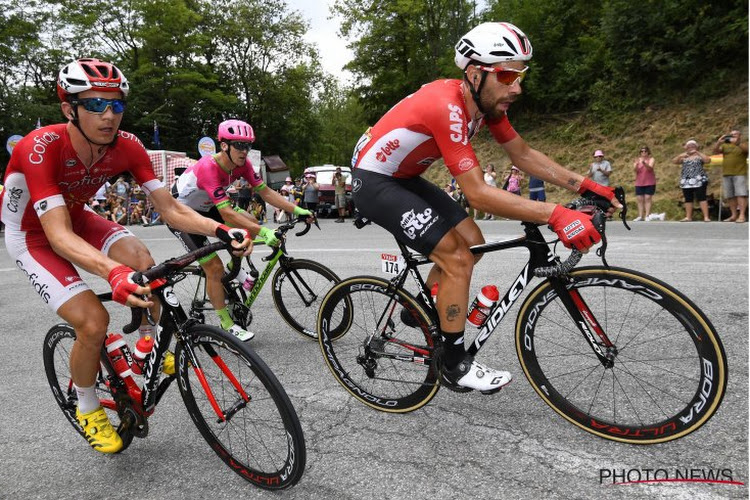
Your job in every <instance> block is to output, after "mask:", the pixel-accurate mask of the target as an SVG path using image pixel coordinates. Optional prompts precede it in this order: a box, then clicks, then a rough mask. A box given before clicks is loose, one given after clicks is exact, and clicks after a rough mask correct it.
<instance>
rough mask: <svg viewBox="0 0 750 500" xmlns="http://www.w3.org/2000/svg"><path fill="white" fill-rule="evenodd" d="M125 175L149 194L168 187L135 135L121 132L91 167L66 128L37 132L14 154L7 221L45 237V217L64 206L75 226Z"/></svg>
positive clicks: (1, 208) (0, 211)
mask: <svg viewBox="0 0 750 500" xmlns="http://www.w3.org/2000/svg"><path fill="white" fill-rule="evenodd" d="M123 172H130V173H131V174H132V175H133V177H135V180H136V181H137V182H138V184H140V185H141V186H142V187H143V191H144V192H145V193H146V194H149V193H151V191H153V190H154V189H158V188H160V187H162V186H163V185H164V184H163V183H162V182H161V181H159V180H158V179H157V178H156V176H155V175H154V170H153V168H152V166H151V160H150V159H149V157H148V154H147V153H146V150H145V149H144V147H143V144H142V143H141V141H140V140H138V138H137V137H136V136H134V135H133V134H131V133H129V132H124V131H122V130H121V131H119V132H118V133H117V141H116V142H115V144H114V145H113V146H110V147H108V148H107V152H106V153H105V154H104V156H103V157H102V158H101V159H100V160H99V161H97V162H96V163H95V164H94V165H92V166H90V167H86V165H84V164H83V162H82V161H81V160H80V158H78V155H77V154H76V151H75V149H73V145H72V144H71V142H70V136H69V135H68V132H67V129H66V124H64V123H61V124H58V125H50V126H48V127H42V128H40V129H37V130H35V131H33V132H31V133H30V134H28V135H27V136H26V137H24V138H23V139H21V141H19V143H18V144H17V145H16V147H15V148H14V149H13V154H12V155H11V158H10V162H9V163H8V170H7V172H6V174H5V190H4V191H3V195H2V205H0V215H1V216H2V221H3V222H4V223H5V224H6V225H7V226H8V227H9V228H11V229H15V230H20V231H41V230H42V225H41V223H40V222H39V217H41V216H42V215H43V214H44V213H46V212H47V211H48V210H51V209H53V208H55V207H59V206H63V205H65V206H67V208H68V211H69V212H70V217H71V219H72V220H73V221H75V220H76V218H77V217H79V216H80V215H81V213H82V211H83V209H84V206H85V204H86V202H87V201H88V200H89V198H91V197H92V196H94V194H96V192H97V190H98V189H99V188H100V187H101V186H102V184H104V183H105V182H107V179H109V178H110V177H112V176H115V175H118V174H120V173H123Z"/></svg>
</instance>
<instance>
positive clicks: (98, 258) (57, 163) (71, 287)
mask: <svg viewBox="0 0 750 500" xmlns="http://www.w3.org/2000/svg"><path fill="white" fill-rule="evenodd" d="M128 92H129V85H128V81H127V79H126V78H125V76H124V75H123V74H122V73H121V72H120V70H119V69H118V68H117V67H115V66H114V65H113V64H110V63H108V62H104V61H100V60H98V59H79V60H77V61H73V62H71V63H70V64H68V65H66V66H65V67H64V68H62V70H61V71H60V74H59V76H58V80H57V94H58V96H59V98H60V100H61V101H62V104H61V109H62V113H63V115H64V116H65V117H66V118H67V119H68V122H67V123H64V124H58V125H51V126H48V127H43V128H40V129H37V130H35V131H34V132H31V133H30V134H28V135H27V136H26V137H24V138H23V139H22V140H21V141H20V142H19V143H18V144H17V145H16V147H15V149H14V150H13V154H12V155H11V159H10V162H9V163H8V169H7V172H6V176H5V187H6V189H5V191H4V192H3V195H2V200H1V203H2V204H1V205H0V211H1V212H0V216H1V217H2V221H3V222H4V223H5V225H6V235H5V243H6V247H7V249H8V253H9V254H10V256H11V257H12V258H13V259H14V260H15V261H16V265H18V267H19V268H20V269H21V271H23V272H24V273H25V274H26V275H27V276H28V278H29V282H30V283H31V284H32V286H33V287H34V289H35V290H36V292H37V293H38V294H39V296H40V297H41V298H42V300H44V302H46V303H47V304H48V305H49V306H50V307H51V308H52V309H53V310H54V311H55V312H56V313H57V314H58V315H59V316H60V317H61V318H63V319H64V320H65V321H66V322H68V323H69V324H70V325H71V326H72V327H73V328H74V329H75V332H76V341H75V343H74V344H73V348H72V350H71V353H70V373H71V378H72V379H73V383H74V384H75V387H76V392H77V395H78V408H77V412H76V415H77V417H78V421H79V423H80V425H81V428H82V429H83V431H84V433H85V435H86V439H87V441H88V442H89V444H90V445H91V446H92V447H93V448H94V449H95V450H97V451H100V452H102V453H116V452H117V451H119V450H120V449H121V448H122V440H121V439H120V437H119V435H118V434H117V432H116V431H115V429H114V428H113V427H112V425H111V423H110V422H109V419H108V418H107V414H106V413H105V412H104V410H103V409H102V407H101V406H100V405H99V399H98V397H97V395H96V392H95V390H94V382H95V379H96V374H97V372H98V370H99V355H100V352H101V347H102V344H103V342H104V338H105V335H106V332H107V326H108V324H109V315H108V313H107V311H106V309H105V308H104V306H103V305H102V304H101V302H100V301H99V299H98V298H97V297H96V295H95V294H94V292H92V291H91V290H90V289H89V288H88V286H87V285H86V283H84V282H83V280H82V279H81V277H80V275H79V274H78V271H77V270H76V269H75V267H73V266H74V265H75V266H78V267H80V268H82V269H85V270H86V271H88V272H90V273H92V274H96V275H98V276H101V277H102V278H105V279H107V280H108V281H109V283H110V286H111V287H112V297H113V299H114V300H116V301H117V302H120V303H122V304H126V305H128V306H131V307H151V308H154V312H157V311H156V307H157V306H156V305H155V304H154V303H153V302H152V301H151V300H150V298H149V297H148V296H149V293H150V289H149V287H148V286H146V287H142V286H138V285H136V284H135V283H134V282H133V281H132V274H133V272H134V271H133V269H138V270H145V269H147V268H148V267H150V266H152V265H153V264H154V261H153V259H152V258H151V255H150V254H149V252H148V249H147V248H146V247H145V245H143V243H142V242H141V241H140V240H138V239H136V238H135V237H134V236H133V234H132V233H131V232H130V231H128V230H127V229H126V228H124V227H122V226H120V225H119V224H116V223H114V222H112V221H109V220H107V219H104V218H103V217H100V216H99V215H97V214H96V213H95V212H94V211H93V210H91V209H90V208H89V207H88V206H86V202H87V201H88V199H89V198H90V197H91V196H93V195H94V193H96V191H97V190H98V189H99V187H100V186H101V185H102V184H104V183H105V182H106V181H107V179H109V178H111V177H112V176H116V175H118V174H120V173H122V172H130V173H131V174H132V175H133V177H135V179H136V181H138V183H139V184H140V185H141V186H142V188H143V190H144V192H145V193H146V194H148V195H149V196H150V198H151V202H152V203H153V204H154V206H155V208H156V210H158V211H159V212H160V213H161V214H162V217H163V218H164V219H165V220H166V221H167V222H169V223H170V224H172V225H173V226H175V227H178V228H181V229H183V230H185V231H190V232H192V233H200V234H205V235H215V236H217V237H219V238H221V239H222V240H224V241H227V242H230V241H233V237H234V236H242V238H243V240H242V243H238V242H233V243H232V245H233V246H234V247H235V248H236V249H237V251H238V252H241V253H242V254H243V255H244V254H249V253H250V249H251V242H250V239H249V238H248V234H247V232H246V231H244V230H241V229H231V228H229V227H227V226H225V225H223V224H219V223H217V222H215V221H213V220H210V219H207V218H205V217H201V216H200V215H199V214H197V213H196V212H195V211H193V210H190V209H189V208H188V207H186V206H184V205H181V204H180V203H177V201H176V200H175V199H174V198H172V196H171V194H170V193H169V192H168V191H167V190H166V189H164V185H163V184H162V182H161V181H159V180H158V179H157V178H156V176H155V175H154V172H153V169H152V167H151V162H150V160H149V157H148V154H147V153H146V150H145V149H144V147H143V144H141V142H140V141H139V140H138V138H137V137H135V136H134V135H133V134H130V133H128V132H124V131H121V130H119V127H120V122H121V121H122V113H123V112H124V111H125V106H126V101H125V98H126V97H127V95H128ZM143 296H145V298H146V300H144V298H143ZM173 365H174V362H173V361H172V368H171V369H172V373H174V372H173ZM164 370H165V372H166V371H168V370H169V367H168V366H167V362H166V360H165V367H164Z"/></svg>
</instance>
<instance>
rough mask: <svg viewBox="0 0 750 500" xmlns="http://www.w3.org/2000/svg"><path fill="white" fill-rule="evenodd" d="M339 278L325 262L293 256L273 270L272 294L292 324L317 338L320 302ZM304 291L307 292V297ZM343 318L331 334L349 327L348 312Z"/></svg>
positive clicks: (304, 333) (278, 307) (290, 324)
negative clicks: (294, 257) (293, 257)
mask: <svg viewBox="0 0 750 500" xmlns="http://www.w3.org/2000/svg"><path fill="white" fill-rule="evenodd" d="M339 281H341V280H340V279H339V277H338V276H337V275H336V273H334V272H333V271H331V270H330V269H328V268H327V267H326V266H324V265H323V264H320V263H318V262H315V261H312V260H307V259H292V260H290V261H289V262H288V263H287V264H285V265H284V266H282V267H279V268H278V269H277V270H276V273H274V275H273V282H272V284H273V287H272V292H271V295H272V296H273V302H274V304H275V305H276V309H277V310H278V311H279V314H280V315H281V317H282V318H284V321H286V322H287V324H288V325H289V326H291V327H292V328H293V329H294V330H295V331H296V332H298V333H300V334H302V335H303V336H305V337H307V338H310V339H317V338H318V331H317V327H316V323H317V319H318V309H319V306H320V302H321V300H322V298H323V296H324V295H325V294H326V293H327V292H328V290H330V289H331V287H333V285H335V284H336V283H338V282H339ZM301 294H304V298H303V296H302V295H301ZM308 302H309V304H308ZM345 305H346V303H345ZM342 318H344V320H342V322H341V323H340V324H339V325H338V327H337V328H336V329H335V330H334V331H333V332H332V333H331V335H334V336H335V335H337V334H341V333H343V332H344V331H345V330H346V329H347V328H348V325H347V322H346V320H345V319H346V318H349V316H348V315H342Z"/></svg>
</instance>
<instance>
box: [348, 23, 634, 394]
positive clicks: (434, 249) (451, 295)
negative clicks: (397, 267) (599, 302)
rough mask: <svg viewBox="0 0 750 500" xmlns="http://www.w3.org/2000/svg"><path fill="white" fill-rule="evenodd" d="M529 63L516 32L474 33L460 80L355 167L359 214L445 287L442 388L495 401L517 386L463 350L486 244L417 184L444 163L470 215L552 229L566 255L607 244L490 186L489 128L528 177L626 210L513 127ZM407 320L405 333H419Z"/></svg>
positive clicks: (407, 108)
mask: <svg viewBox="0 0 750 500" xmlns="http://www.w3.org/2000/svg"><path fill="white" fill-rule="evenodd" d="M531 56H532V47H531V43H530V42H529V40H528V38H527V37H526V35H525V34H524V33H523V32H522V31H521V30H520V29H518V28H517V27H516V26H514V25H512V24H510V23H502V22H491V23H483V24H480V25H478V26H476V27H475V28H474V29H472V30H471V31H469V32H468V33H467V34H466V35H464V36H463V37H462V38H461V40H459V42H458V43H457V44H456V57H455V61H456V65H457V66H458V67H459V68H460V69H461V71H462V72H463V80H438V81H435V82H432V83H429V84H427V85H424V86H423V87H422V88H421V89H419V90H418V91H417V92H415V93H414V94H412V95H410V96H408V97H407V98H406V99H403V100H402V101H401V102H399V103H398V104H396V105H395V106H394V107H393V108H391V110H390V111H388V112H387V113H386V114H385V115H384V116H383V117H382V118H381V119H380V120H379V121H378V122H377V123H376V124H375V125H374V126H373V127H372V128H371V129H370V130H368V131H367V132H365V134H364V135H363V136H362V137H361V138H360V140H359V142H358V143H357V145H356V147H355V150H354V156H353V158H352V166H353V167H355V170H354V175H353V177H354V179H353V182H352V192H353V195H354V199H355V202H356V205H357V208H358V210H359V211H360V212H361V213H362V214H363V215H364V216H365V217H367V218H369V219H371V220H373V221H374V222H375V223H377V224H379V225H381V226H383V227H384V228H385V229H387V230H388V231H390V232H391V233H392V234H393V235H394V236H395V237H396V238H397V239H399V240H400V241H402V242H403V243H405V244H407V245H408V246H410V247H412V248H414V249H416V250H417V251H419V252H421V253H422V254H424V255H427V256H428V257H429V258H430V260H432V261H433V262H434V263H435V264H436V265H435V266H433V268H432V270H431V271H430V274H429V276H428V278H427V284H428V286H430V287H431V286H432V285H433V284H434V283H436V282H437V283H439V293H438V296H437V312H438V315H439V317H440V330H441V336H442V338H443V345H444V347H445V350H444V353H443V367H444V368H443V371H442V379H443V382H444V383H445V384H446V385H447V386H449V387H454V388H456V387H462V388H469V389H476V390H479V391H482V392H485V393H492V392H496V391H498V390H499V389H501V388H502V387H503V386H505V385H506V384H508V383H509V382H510V381H511V378H512V377H511V374H510V373H509V372H506V371H499V370H494V369H491V368H488V367H486V366H484V365H482V364H480V363H478V362H477V361H475V360H474V359H471V358H470V357H468V356H467V354H466V351H465V349H464V325H465V321H466V310H467V304H468V301H469V285H470V281H471V275H472V271H473V267H474V263H475V258H474V256H473V255H472V253H471V252H470V250H469V247H471V246H472V245H478V244H481V243H484V237H483V236H482V232H481V230H480V229H479V227H478V226H477V224H476V223H475V222H474V221H473V220H472V219H471V218H469V217H468V216H467V214H466V212H465V211H464V210H463V209H462V208H461V207H459V206H458V204H456V203H454V202H453V201H452V200H450V199H449V198H447V197H446V196H445V194H444V193H443V192H442V191H441V190H440V189H439V188H438V187H437V186H435V185H433V184H431V183H430V182H428V181H426V180H425V179H423V178H421V177H420V174H421V173H422V172H424V171H425V170H426V169H427V168H428V167H429V166H430V165H431V164H432V163H433V162H434V161H435V160H437V159H438V158H443V160H444V162H445V165H446V167H447V168H448V170H449V171H450V173H451V175H452V176H453V177H454V178H455V179H456V181H457V182H458V184H459V186H461V188H462V190H463V192H464V194H465V195H466V198H467V200H468V201H469V204H470V206H471V207H473V208H475V209H478V210H480V211H482V212H485V213H490V214H495V215H499V216H502V217H506V218H510V219H516V220H523V221H529V222H536V223H540V224H544V223H547V224H549V225H550V226H551V227H552V228H553V229H554V231H555V232H556V233H557V234H558V235H559V237H560V240H561V241H562V242H563V244H564V245H565V246H568V247H571V246H573V247H576V248H578V249H580V250H584V251H585V250H586V249H588V248H589V247H590V246H592V245H594V244H595V243H597V242H598V241H599V240H600V235H599V233H598V232H597V231H596V229H595V228H594V227H593V225H592V223H591V217H590V216H589V215H586V214H583V213H581V212H577V211H573V210H569V209H567V208H565V207H562V206H560V205H554V204H551V203H544V202H537V201H531V200H527V199H524V198H521V197H519V196H515V195H513V194H511V193H509V192H507V191H504V190H502V189H498V188H496V187H492V186H488V185H487V184H486V183H485V182H484V179H483V176H482V171H481V169H480V168H479V162H478V160H477V157H476V155H475V153H474V150H473V148H472V146H471V144H470V142H469V141H470V140H471V138H472V137H474V135H475V134H476V133H477V132H478V131H479V129H480V128H481V127H482V125H487V127H488V128H489V130H490V133H491V134H492V135H493V137H494V138H495V140H496V141H497V142H498V143H499V144H500V145H501V146H502V147H503V149H504V150H505V152H506V153H507V154H508V156H509V157H510V160H511V162H512V163H513V164H514V165H516V166H518V168H520V169H521V170H523V171H525V172H527V173H529V174H531V175H533V176H534V177H537V178H539V179H542V180H544V181H547V182H551V183H553V184H556V185H558V186H561V187H566V188H568V189H570V190H572V191H578V192H579V193H584V192H587V191H590V192H592V193H593V194H595V195H597V196H601V197H603V198H605V199H607V200H609V201H610V202H611V203H613V204H614V205H615V206H616V207H618V208H619V207H620V205H619V203H618V202H617V200H615V199H614V192H613V190H612V189H610V188H606V187H603V186H600V185H598V184H596V183H594V182H592V181H591V180H589V179H585V178H584V177H582V176H581V175H579V174H576V173H574V172H571V171H569V170H567V169H565V168H564V167H562V166H561V165H559V164H557V163H556V162H554V161H553V160H551V159H550V158H548V157H547V156H546V155H544V154H543V153H541V152H539V151H537V150H535V149H532V148H531V147H530V146H529V145H528V144H527V143H526V142H525V141H524V140H523V139H522V138H521V137H520V136H519V135H518V134H517V133H516V131H515V130H514V129H513V127H512V126H511V124H510V122H509V120H508V116H507V111H508V108H509V107H510V105H511V104H512V103H513V101H515V100H516V99H517V98H518V97H520V95H521V92H522V90H521V82H522V81H523V79H524V77H525V75H526V72H527V70H528V68H527V66H526V65H525V62H526V61H529V60H530V59H531ZM612 210H614V208H613V209H612ZM404 313H405V311H402V320H403V321H404V323H407V324H410V323H413V320H412V319H411V316H410V315H409V314H408V313H406V314H404Z"/></svg>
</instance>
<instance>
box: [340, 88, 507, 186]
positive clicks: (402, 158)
mask: <svg viewBox="0 0 750 500" xmlns="http://www.w3.org/2000/svg"><path fill="white" fill-rule="evenodd" d="M483 124H484V120H483V119H481V118H480V119H479V120H477V121H476V122H475V121H473V120H471V119H470V117H469V116H468V113H467V111H466V105H465V103H464V97H463V92H462V90H461V80H437V81H434V82H432V83H428V84H427V85H424V86H423V87H422V88H421V89H419V90H418V91H417V92H415V93H413V94H411V95H410V96H408V97H406V98H405V99H403V100H402V101H401V102H399V103H398V104H396V105H395V106H394V107H393V108H391V109H390V110H389V111H388V112H387V113H386V114H385V115H383V117H382V118H381V119H380V120H379V121H378V122H377V123H376V124H375V126H373V127H372V128H370V129H369V130H368V131H367V132H365V134H364V135H363V136H362V137H361V138H360V140H359V142H358V143H357V146H356V148H355V149H354V157H353V158H352V166H353V167H356V168H361V169H363V170H369V171H372V172H377V173H380V174H384V175H388V176H392V177H397V178H407V179H408V178H412V177H418V176H419V175H421V174H422V172H424V171H425V170H427V168H428V167H429V166H430V165H432V163H433V162H434V161H435V160H437V159H438V158H443V159H444V160H445V165H446V166H447V167H448V170H450V173H451V175H453V176H454V177H456V176H458V175H460V174H462V173H464V172H467V171H469V170H471V169H472V168H474V167H477V166H479V161H478V160H477V157H476V155H475V154H474V149H473V148H472V147H471V145H470V144H469V141H470V140H471V139H472V138H473V137H474V135H476V133H477V131H478V130H479V129H480V128H481V127H482V125H483ZM487 126H488V127H489V129H490V132H491V133H492V135H493V136H494V137H495V140H497V142H499V143H500V144H503V143H506V142H508V141H510V140H512V139H514V138H515V137H516V136H517V135H518V134H517V133H516V131H515V130H514V129H513V127H512V126H511V124H510V122H509V121H508V117H507V115H503V117H502V118H500V119H499V120H496V121H492V122H489V121H488V122H487Z"/></svg>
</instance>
